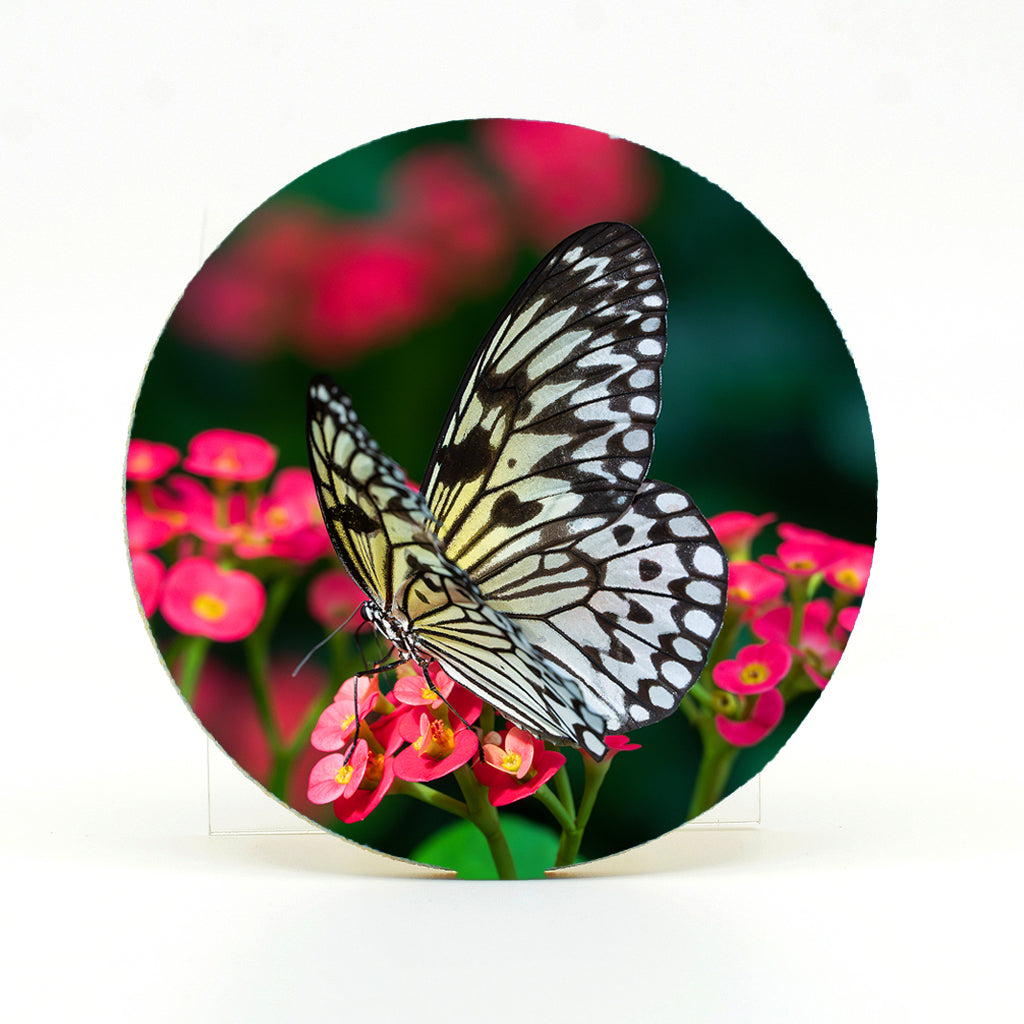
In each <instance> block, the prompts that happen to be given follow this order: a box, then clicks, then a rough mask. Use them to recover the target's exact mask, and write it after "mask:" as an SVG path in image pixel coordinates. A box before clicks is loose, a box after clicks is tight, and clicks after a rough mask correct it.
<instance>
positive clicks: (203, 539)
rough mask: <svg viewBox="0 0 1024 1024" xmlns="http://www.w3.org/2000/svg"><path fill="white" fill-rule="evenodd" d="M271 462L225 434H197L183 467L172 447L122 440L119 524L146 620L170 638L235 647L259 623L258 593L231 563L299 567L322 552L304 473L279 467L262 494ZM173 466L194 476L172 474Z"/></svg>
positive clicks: (246, 440) (259, 447)
mask: <svg viewBox="0 0 1024 1024" xmlns="http://www.w3.org/2000/svg"><path fill="white" fill-rule="evenodd" d="M276 460H277V452H276V450H275V448H274V447H273V445H271V444H270V443H269V442H267V441H266V440H264V439H263V438H261V437H257V436H256V435H254V434H244V433H240V432H238V431H234V430H205V431H203V432H202V433H200V434H197V435H196V436H195V437H193V438H192V440H191V441H190V442H189V444H188V450H187V452H186V454H185V458H184V460H182V459H181V456H180V453H179V452H178V451H177V449H175V448H173V447H172V446H171V445H167V444H161V443H156V442H151V441H144V440H141V439H138V438H135V439H133V440H132V441H131V443H130V445H129V448H128V463H127V470H126V474H125V475H126V477H127V481H128V489H127V495H126V498H125V516H126V526H127V533H128V547H129V551H130V552H131V559H132V568H133V572H134V576H135V585H136V588H137V589H138V593H139V599H140V601H141V603H142V608H143V611H144V612H145V614H146V616H147V617H151V616H152V615H153V614H154V613H155V612H156V611H157V610H158V609H159V611H160V614H161V615H162V616H163V618H164V619H165V620H166V622H167V623H168V624H169V625H170V626H171V627H172V628H174V629H175V630H177V631H178V632H179V633H184V634H187V635H189V636H205V637H209V638H210V639H211V640H218V641H222V642H227V641H232V640H240V639H243V638H244V637H246V636H248V635H249V634H250V633H251V632H252V631H253V630H254V629H255V628H256V626H257V624H258V623H259V621H260V619H261V618H262V616H263V612H264V608H265V606H266V591H265V588H264V585H263V582H262V581H261V580H260V578H259V577H258V576H257V575H256V574H254V573H253V572H249V571H247V570H246V569H242V568H237V567H236V563H238V562H247V563H250V564H251V563H253V562H254V561H255V560H257V559H271V560H276V561H278V562H281V561H283V562H292V563H298V564H300V565H307V564H310V563H311V562H313V561H314V560H316V559H318V558H320V557H321V556H322V555H325V554H327V553H329V552H330V550H331V544H330V539H329V538H328V536H327V531H326V530H325V529H324V525H323V520H322V519H321V517H320V512H319V509H318V507H317V499H316V493H315V490H314V486H313V481H312V479H311V477H310V474H309V471H308V470H307V469H304V468H287V469H282V470H280V471H278V473H277V474H276V476H275V477H274V479H273V481H271V482H270V483H269V487H268V486H266V484H267V481H268V478H269V477H270V474H271V473H272V472H273V469H274V465H275V463H276ZM179 462H181V467H182V469H185V470H187V471H188V472H189V473H190V474H193V475H191V476H189V475H185V474H184V473H174V474H172V473H171V471H172V470H173V469H174V468H175V467H176V466H177V465H178V463H179ZM168 474H171V475H168ZM198 477H205V478H207V479H208V480H209V481H210V483H209V485H207V484H206V483H204V482H203V481H202V480H201V479H197V478H198ZM157 549H160V550H161V551H162V552H163V559H167V560H168V561H169V562H170V564H169V566H168V565H166V564H165V561H164V560H163V559H162V558H161V557H160V556H158V555H157V554H155V551H156V550H157Z"/></svg>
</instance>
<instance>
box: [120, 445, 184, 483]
mask: <svg viewBox="0 0 1024 1024" xmlns="http://www.w3.org/2000/svg"><path fill="white" fill-rule="evenodd" d="M180 458H181V453H180V452H179V451H178V449H177V448H172V447H171V446H170V445H169V444H162V443H160V442H159V441H143V440H142V439H141V438H137V437H133V438H132V439H131V441H129V442H128V462H127V468H126V469H125V476H126V477H127V478H128V479H129V480H156V479H157V478H158V477H161V476H163V475H164V473H166V472H167V471H168V470H170V469H171V468H172V467H174V466H176V465H177V464H178V460H179V459H180Z"/></svg>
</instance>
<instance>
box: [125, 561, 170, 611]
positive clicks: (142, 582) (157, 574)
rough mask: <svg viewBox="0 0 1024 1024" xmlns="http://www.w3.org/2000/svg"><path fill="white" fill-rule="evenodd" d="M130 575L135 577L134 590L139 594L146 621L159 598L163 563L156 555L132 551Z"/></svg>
mask: <svg viewBox="0 0 1024 1024" xmlns="http://www.w3.org/2000/svg"><path fill="white" fill-rule="evenodd" d="M131 560H132V573H133V575H134V577H135V589H136V590H137V591H138V592H139V603H140V604H141V605H142V611H143V612H144V613H145V616H146V618H147V619H148V618H149V617H150V616H151V615H152V614H153V612H155V611H156V606H157V601H158V599H159V597H160V584H161V583H162V582H163V579H164V573H165V572H166V571H167V570H166V569H165V568H164V563H163V562H161V561H160V559H159V558H157V557H156V555H151V554H150V553H149V552H148V551H133V552H132V555H131Z"/></svg>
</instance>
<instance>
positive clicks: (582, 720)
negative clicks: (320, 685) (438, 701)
mask: <svg viewBox="0 0 1024 1024" xmlns="http://www.w3.org/2000/svg"><path fill="white" fill-rule="evenodd" d="M307 439H308V445H309V458H310V466H311V468H312V471H313V479H314V481H315V483H316V488H317V495H318V498H319V501H320V508H321V512H322V513H323V517H324V523H325V525H326V527H327V532H328V534H329V536H330V538H331V541H332V543H333V545H334V548H335V551H336V552H337V554H338V557H339V558H340V559H341V561H342V563H343V564H344V565H345V567H346V568H347V569H348V571H349V573H350V574H351V575H352V577H353V578H354V579H355V580H356V582H357V583H359V585H360V586H361V587H362V588H363V590H364V591H365V592H366V594H367V595H368V596H369V597H370V599H371V601H372V603H373V604H374V605H375V606H376V607H377V609H378V610H379V611H380V613H381V616H382V619H383V621H384V624H385V626H386V628H387V630H388V632H389V634H390V639H392V640H393V641H394V640H398V641H399V642H400V643H402V644H404V645H405V647H404V648H403V653H404V654H406V655H408V656H412V657H416V658H419V659H421V660H422V661H430V660H431V659H436V660H437V661H438V662H439V663H440V665H441V667H442V668H443V669H444V670H445V671H446V672H447V673H448V675H450V676H451V677H452V678H453V679H454V680H456V681H457V682H459V683H461V684H462V685H463V686H465V687H466V688H467V689H468V690H470V691H471V692H473V693H475V694H477V696H479V697H481V698H483V699H484V700H486V701H487V702H488V703H490V704H492V705H493V706H494V707H495V708H496V709H497V710H498V711H499V712H500V713H501V714H502V715H504V716H505V717H506V718H507V719H508V720H509V721H511V722H513V723H515V724H518V725H520V726H521V727H522V728H524V729H527V730H529V731H530V732H532V733H534V734H535V735H537V736H541V737H544V738H545V739H549V740H551V741H552V742H555V743H573V744H576V745H577V746H581V747H583V748H584V749H586V750H589V751H590V752H591V753H592V754H593V755H594V756H595V757H601V756H603V754H604V753H605V751H606V749H607V748H606V746H605V744H604V741H603V736H604V734H605V732H606V719H607V717H608V714H609V712H610V708H609V707H608V706H606V705H605V703H604V702H603V701H602V700H601V699H600V698H599V697H598V696H597V695H596V694H591V693H585V692H584V691H583V690H581V688H580V686H579V684H578V683H577V682H576V680H574V679H572V678H570V677H568V676H566V675H565V674H564V673H563V672H562V671H561V670H560V669H558V667H557V666H554V665H551V664H548V663H547V662H545V661H544V659H543V658H542V657H541V655H540V654H538V652H537V651H536V650H535V649H534V648H533V646H532V645H531V643H530V641H529V640H528V639H527V638H526V636H525V635H524V634H523V632H522V631H521V630H520V629H519V628H518V627H517V626H516V625H515V624H514V623H513V622H511V621H510V620H509V619H508V618H507V617H506V616H504V615H503V614H501V612H499V611H496V610H494V609H492V608H489V607H488V606H487V604H486V603H485V602H484V600H483V599H482V598H481V596H480V593H479V590H478V589H477V588H476V585H475V584H474V583H473V581H472V580H471V579H470V578H469V576H468V575H467V574H466V573H465V572H464V571H463V570H462V569H460V568H459V567H458V566H456V565H453V564H452V563H451V562H450V561H449V560H448V559H447V558H445V557H444V556H443V555H442V554H441V553H440V551H439V550H438V542H437V539H436V537H435V536H434V533H433V530H432V521H431V517H430V514H429V512H428V511H427V509H426V507H425V505H424V504H423V501H422V499H421V498H420V496H419V495H418V494H417V493H416V492H415V491H413V490H412V489H411V488H410V487H409V486H408V485H407V484H406V483H405V477H404V474H403V473H402V470H401V469H400V468H399V466H398V465H397V464H396V463H395V462H393V461H392V460H391V459H389V458H388V457H387V456H386V455H384V454H383V453H382V452H381V451H380V448H379V447H378V446H377V443H376V442H375V441H374V440H373V438H372V437H370V435H369V433H368V432H367V430H366V428H365V427H364V426H363V425H362V424H361V423H360V422H359V420H358V418H357V417H356V415H355V412H354V411H353V410H352V405H351V402H350V400H349V398H348V396H347V395H346V394H345V393H344V392H343V391H342V390H341V389H340V388H339V387H338V386H337V385H336V384H335V383H334V382H333V381H332V380H331V379H330V378H328V377H325V376H317V377H314V378H313V381H312V382H311V384H310V388H309V395H308V402H307Z"/></svg>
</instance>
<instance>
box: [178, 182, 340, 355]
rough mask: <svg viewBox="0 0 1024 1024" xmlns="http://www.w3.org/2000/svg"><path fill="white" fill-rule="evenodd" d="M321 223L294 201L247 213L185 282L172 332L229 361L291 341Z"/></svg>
mask: <svg viewBox="0 0 1024 1024" xmlns="http://www.w3.org/2000/svg"><path fill="white" fill-rule="evenodd" d="M327 225H328V221H327V220H326V218H325V217H324V216H323V215H322V214H321V213H320V212H319V211H317V210H315V209H314V208H312V207H310V206H308V205H300V204H298V203H286V204H284V203H281V202H279V201H278V202H277V203H276V204H275V205H274V206H273V207H272V208H267V209H264V210H261V211H258V212H257V213H255V214H253V216H252V217H251V218H249V220H248V221H246V223H245V225H244V226H243V227H242V228H241V229H240V231H239V232H237V233H236V234H235V235H232V237H231V238H230V239H229V240H228V241H227V242H225V243H224V245H223V246H221V248H219V249H218V250H217V251H216V252H215V253H214V254H213V256H211V257H210V259H209V260H207V261H206V263H205V264H204V265H203V267H202V269H201V270H200V271H199V273H198V274H197V275H196V276H195V277H194V278H193V279H192V281H191V283H190V284H189V286H188V288H186V289H185V294H184V295H183V296H182V298H181V301H180V302H179V303H178V306H177V308H176V309H175V311H174V315H173V317H172V321H171V323H172V326H173V328H174V329H175V330H176V331H178V332H179V333H180V334H181V335H182V336H183V337H185V338H186V339H188V340H190V341H193V342H199V343H203V344H208V345H210V346H212V347H214V348H217V349H219V350H221V351H222V352H225V353H226V354H228V355H231V356H234V357H235V358H239V359H258V358H264V357H265V356H267V355H269V354H270V353H271V352H272V351H274V349H276V348H277V347H278V346H279V345H280V344H281V343H282V342H283V341H285V340H287V339H288V338H290V337H291V334H292V321H293V319H294V316H295V311H296V309H297V308H299V307H300V306H301V304H302V302H303V299H304V293H305V291H306V279H307V277H308V275H309V272H310V268H311V267H312V266H313V265H314V263H315V261H316V259H317V254H318V252H319V247H320V244H321V239H322V238H323V236H324V234H325V232H326V230H327Z"/></svg>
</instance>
